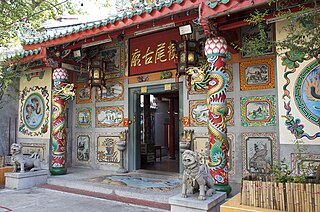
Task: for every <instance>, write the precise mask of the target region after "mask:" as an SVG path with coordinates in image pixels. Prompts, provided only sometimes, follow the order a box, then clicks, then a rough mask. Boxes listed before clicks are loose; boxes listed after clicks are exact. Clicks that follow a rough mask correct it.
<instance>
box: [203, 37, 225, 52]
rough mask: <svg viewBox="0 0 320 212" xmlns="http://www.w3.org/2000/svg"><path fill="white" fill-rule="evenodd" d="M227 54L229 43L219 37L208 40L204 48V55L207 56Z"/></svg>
mask: <svg viewBox="0 0 320 212" xmlns="http://www.w3.org/2000/svg"><path fill="white" fill-rule="evenodd" d="M227 52H228V46H227V41H226V40H225V39H224V38H223V37H219V36H217V37H213V38H208V39H207V40H206V43H205V47H204V53H205V55H206V56H208V55H210V54H226V53H227Z"/></svg>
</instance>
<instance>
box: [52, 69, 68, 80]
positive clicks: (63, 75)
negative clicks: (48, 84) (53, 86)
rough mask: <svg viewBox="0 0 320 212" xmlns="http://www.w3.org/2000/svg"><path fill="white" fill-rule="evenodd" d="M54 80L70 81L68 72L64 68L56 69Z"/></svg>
mask: <svg viewBox="0 0 320 212" xmlns="http://www.w3.org/2000/svg"><path fill="white" fill-rule="evenodd" d="M52 79H53V80H61V81H67V80H68V72H67V71H66V70H65V69H63V68H56V69H54V71H53V75H52Z"/></svg>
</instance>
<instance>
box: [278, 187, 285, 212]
mask: <svg viewBox="0 0 320 212" xmlns="http://www.w3.org/2000/svg"><path fill="white" fill-rule="evenodd" d="M279 195H280V198H279V199H280V210H282V211H283V210H284V198H283V183H279Z"/></svg>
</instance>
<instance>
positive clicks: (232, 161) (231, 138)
mask: <svg viewBox="0 0 320 212" xmlns="http://www.w3.org/2000/svg"><path fill="white" fill-rule="evenodd" d="M227 139H228V142H229V152H228V154H229V155H228V156H229V172H228V174H229V176H233V175H234V174H235V150H236V149H235V148H236V147H235V135H234V134H233V133H227Z"/></svg>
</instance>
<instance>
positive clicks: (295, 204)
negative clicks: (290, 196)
mask: <svg viewBox="0 0 320 212" xmlns="http://www.w3.org/2000/svg"><path fill="white" fill-rule="evenodd" d="M291 185H293V188H294V189H293V192H294V210H295V211H296V212H298V211H299V191H298V190H297V186H296V184H295V183H291Z"/></svg>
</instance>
